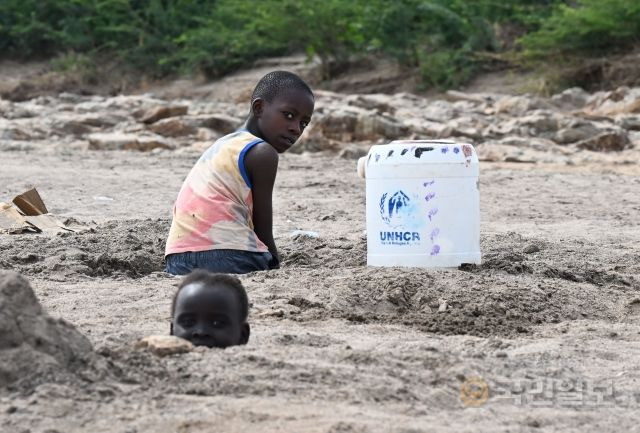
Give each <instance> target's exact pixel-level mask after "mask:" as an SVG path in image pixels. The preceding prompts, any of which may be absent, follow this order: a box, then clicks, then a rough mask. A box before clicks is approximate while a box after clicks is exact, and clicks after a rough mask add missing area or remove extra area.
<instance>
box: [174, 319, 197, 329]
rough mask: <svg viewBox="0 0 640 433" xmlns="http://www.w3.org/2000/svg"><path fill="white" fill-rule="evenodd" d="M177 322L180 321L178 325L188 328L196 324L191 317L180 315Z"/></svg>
mask: <svg viewBox="0 0 640 433" xmlns="http://www.w3.org/2000/svg"><path fill="white" fill-rule="evenodd" d="M178 323H180V326H182V327H184V328H190V327H192V326H193V325H195V324H196V321H195V320H194V319H193V318H191V317H181V318H180V320H178Z"/></svg>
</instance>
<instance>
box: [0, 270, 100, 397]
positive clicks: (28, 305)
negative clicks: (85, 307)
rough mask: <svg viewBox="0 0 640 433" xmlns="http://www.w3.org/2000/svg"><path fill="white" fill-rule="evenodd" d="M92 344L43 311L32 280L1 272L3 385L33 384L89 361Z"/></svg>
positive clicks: (0, 384) (0, 366) (0, 372)
mask: <svg viewBox="0 0 640 433" xmlns="http://www.w3.org/2000/svg"><path fill="white" fill-rule="evenodd" d="M91 354H92V346H91V343H90V342H89V340H87V339H86V338H85V337H84V336H83V335H82V334H80V332H78V331H77V330H76V329H75V328H74V327H73V326H72V325H70V324H69V323H67V322H65V321H64V320H61V319H54V318H52V317H50V316H49V315H48V314H47V313H46V312H44V311H43V310H42V307H41V306H40V303H39V302H38V299H37V298H36V296H35V294H34V292H33V289H32V288H31V286H30V285H29V282H28V281H27V280H25V279H24V278H23V277H22V276H20V275H19V274H17V273H15V272H6V271H0V387H4V386H8V385H12V384H13V385H21V386H27V387H30V386H32V385H36V384H37V383H41V382H44V381H48V380H51V379H53V378H55V377H56V376H57V377H59V376H60V375H67V374H69V372H70V371H74V370H76V369H77V368H78V367H82V366H84V365H86V364H87V361H88V359H89V356H90V355H91Z"/></svg>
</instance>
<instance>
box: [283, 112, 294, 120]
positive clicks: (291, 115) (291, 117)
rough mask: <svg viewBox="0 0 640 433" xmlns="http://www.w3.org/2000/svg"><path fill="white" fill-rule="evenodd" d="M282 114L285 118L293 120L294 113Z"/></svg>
mask: <svg viewBox="0 0 640 433" xmlns="http://www.w3.org/2000/svg"><path fill="white" fill-rule="evenodd" d="M282 114H284V117H286V118H287V119H289V120H291V119H293V113H289V112H288V111H283V112H282Z"/></svg>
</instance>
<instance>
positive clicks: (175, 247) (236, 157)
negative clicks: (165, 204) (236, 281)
mask: <svg viewBox="0 0 640 433" xmlns="http://www.w3.org/2000/svg"><path fill="white" fill-rule="evenodd" d="M314 103H315V101H314V96H313V93H312V91H311V89H310V88H309V86H308V85H307V84H306V83H305V82H304V81H303V80H302V79H301V78H300V77H298V76H297V75H295V74H292V73H290V72H285V71H274V72H270V73H269V74H267V75H265V76H264V77H262V78H261V79H260V81H259V82H258V84H257V85H256V87H255V89H254V91H253V94H252V96H251V111H250V113H249V117H248V118H247V121H246V123H245V124H244V127H243V128H242V129H240V130H238V131H236V132H233V133H231V134H229V135H226V136H224V137H222V138H220V139H219V140H217V141H216V142H215V143H214V144H213V145H212V146H211V147H210V148H209V149H208V150H206V151H205V152H204V154H203V155H202V156H201V157H200V159H199V160H198V162H197V163H196V165H195V166H194V167H193V168H192V169H191V172H190V173H189V175H188V176H187V178H186V180H185V181H184V184H183V185H182V188H181V189H180V192H179V194H178V199H177V200H176V203H175V206H174V209H173V221H172V223H171V229H170V231H169V237H168V239H167V246H166V249H165V257H166V262H167V268H166V270H167V272H169V273H172V274H175V275H185V274H188V273H189V272H191V271H192V270H193V269H198V268H203V269H208V270H210V271H212V272H225V273H235V274H243V273H247V272H252V271H259V270H267V269H274V268H278V267H279V264H280V259H279V256H278V250H277V249H276V245H275V242H274V240H273V228H272V218H273V215H272V204H271V194H272V191H273V184H274V182H275V178H276V171H277V169H278V154H280V153H283V152H286V151H287V150H288V149H289V148H290V147H291V146H292V145H293V144H294V143H295V142H296V140H298V138H299V137H300V135H301V134H302V132H303V131H304V129H305V127H306V126H307V125H308V124H309V121H310V120H311V115H312V114H313V108H314Z"/></svg>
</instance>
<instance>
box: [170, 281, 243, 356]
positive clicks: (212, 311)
mask: <svg viewBox="0 0 640 433" xmlns="http://www.w3.org/2000/svg"><path fill="white" fill-rule="evenodd" d="M248 314H249V301H248V299H247V292H246V291H245V290H244V287H243V286H242V283H241V282H240V280H239V279H238V278H236V277H233V276H231V275H225V274H214V273H212V272H209V271H206V270H203V269H196V270H195V271H193V272H191V273H190V274H189V275H187V276H186V277H185V278H184V279H183V280H182V282H181V283H180V285H179V286H178V291H177V292H176V294H175V295H174V296H173V302H172V303H171V331H170V333H171V335H175V336H177V337H180V338H184V339H185V340H189V341H190V342H192V343H193V344H194V345H196V346H207V347H220V348H225V347H229V346H235V345H239V344H246V343H247V341H249V334H250V328H249V324H248V323H247V316H248Z"/></svg>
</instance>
